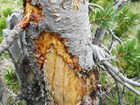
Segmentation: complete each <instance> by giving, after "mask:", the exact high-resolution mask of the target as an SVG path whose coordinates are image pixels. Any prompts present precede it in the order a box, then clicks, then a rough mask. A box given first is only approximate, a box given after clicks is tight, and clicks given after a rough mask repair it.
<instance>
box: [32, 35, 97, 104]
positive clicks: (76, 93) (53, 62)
mask: <svg viewBox="0 0 140 105" xmlns="http://www.w3.org/2000/svg"><path fill="white" fill-rule="evenodd" d="M62 41H63V40H62V39H60V37H59V35H58V34H56V33H43V34H42V35H40V37H39V38H38V39H36V40H35V44H36V49H35V53H34V54H35V57H36V60H37V62H38V64H39V66H40V67H42V69H43V70H44V77H47V79H48V82H49V84H50V86H51V89H52V92H53V97H54V100H55V103H56V104H57V105H77V104H79V103H80V102H82V101H83V97H84V96H85V95H90V94H91V92H92V91H93V90H95V89H96V78H95V75H94V74H92V75H91V76H90V77H88V78H86V79H84V78H83V77H79V76H78V75H77V73H76V70H75V69H76V68H77V65H75V63H74V62H78V60H76V61H75V60H73V56H71V55H70V54H69V53H68V52H67V50H66V47H65V46H64V44H63V42H62ZM75 59H76V58H75ZM79 68H80V67H79Z"/></svg>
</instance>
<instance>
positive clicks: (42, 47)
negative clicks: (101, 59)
mask: <svg viewBox="0 0 140 105" xmlns="http://www.w3.org/2000/svg"><path fill="white" fill-rule="evenodd" d="M11 20H13V19H12V18H11ZM18 21H20V22H19V23H18ZM16 23H18V25H17V27H20V28H21V29H23V28H24V29H25V31H24V32H22V33H21V34H20V35H19V36H20V37H19V38H18V39H17V40H16V41H15V42H14V44H12V45H11V47H10V49H9V53H10V55H11V57H12V59H13V62H14V64H15V67H16V74H17V77H18V80H19V81H20V85H21V90H22V92H21V94H20V95H19V97H20V98H24V99H25V100H27V102H28V104H29V105H45V104H51V105H54V104H58V105H77V104H81V105H83V104H85V105H97V104H98V96H97V91H98V90H97V83H98V72H97V70H96V65H95V63H94V61H93V50H92V49H91V46H90V45H91V39H92V37H91V31H90V24H89V17H88V2H87V1H86V0H74V1H73V2H71V1H70V0H69V1H63V0H60V1H56V0H51V1H48V0H42V1H41V0H32V1H30V0H24V13H23V19H22V20H20V19H19V20H18V17H17V22H16ZM8 24H10V25H12V26H15V25H16V24H15V23H12V22H11V21H10V22H9V23H8ZM5 31H6V32H11V31H12V30H11V28H7V30H5Z"/></svg>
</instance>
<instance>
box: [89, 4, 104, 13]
mask: <svg viewBox="0 0 140 105" xmlns="http://www.w3.org/2000/svg"><path fill="white" fill-rule="evenodd" d="M89 7H97V8H99V9H101V10H103V11H104V8H103V7H101V6H100V5H98V4H93V3H89Z"/></svg>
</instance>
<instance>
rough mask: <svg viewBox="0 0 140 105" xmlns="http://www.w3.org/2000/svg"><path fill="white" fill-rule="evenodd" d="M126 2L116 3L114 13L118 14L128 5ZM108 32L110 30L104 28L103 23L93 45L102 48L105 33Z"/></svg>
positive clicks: (122, 0) (121, 0) (124, 0)
mask: <svg viewBox="0 0 140 105" xmlns="http://www.w3.org/2000/svg"><path fill="white" fill-rule="evenodd" d="M126 2H127V0H120V1H118V2H116V3H114V5H113V8H114V11H115V12H116V14H117V13H118V11H119V10H120V9H121V8H122V7H123V6H124V5H125V4H126ZM108 24H109V23H108ZM107 31H108V28H107V27H106V26H104V23H102V24H101V25H100V27H99V28H97V30H96V33H95V38H94V39H93V44H94V45H98V46H100V45H101V43H102V41H103V39H104V36H105V33H106V32H107Z"/></svg>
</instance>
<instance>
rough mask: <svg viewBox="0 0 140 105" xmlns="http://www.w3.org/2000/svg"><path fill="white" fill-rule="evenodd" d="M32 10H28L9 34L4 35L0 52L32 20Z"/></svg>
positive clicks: (6, 47)
mask: <svg viewBox="0 0 140 105" xmlns="http://www.w3.org/2000/svg"><path fill="white" fill-rule="evenodd" d="M32 16H33V11H32V10H30V12H28V13H27V14H26V15H25V16H24V17H23V19H22V20H21V21H20V22H19V23H18V24H17V25H16V26H15V27H14V29H12V30H11V32H10V35H8V36H6V37H4V39H3V40H2V42H1V44H0V54H2V53H3V52H4V51H5V50H7V49H8V48H9V47H10V46H11V45H12V44H13V43H14V41H15V40H16V39H17V38H18V37H19V36H20V35H21V33H22V32H23V31H24V29H25V28H26V27H27V26H28V25H29V24H30V21H31V20H33V19H34V18H33V17H32Z"/></svg>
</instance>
